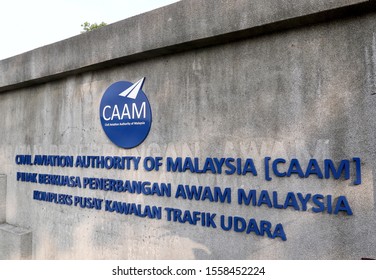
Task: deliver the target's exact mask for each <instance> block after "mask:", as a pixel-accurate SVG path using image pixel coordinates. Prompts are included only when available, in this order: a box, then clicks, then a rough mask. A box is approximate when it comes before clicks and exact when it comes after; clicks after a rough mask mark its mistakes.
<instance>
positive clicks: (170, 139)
mask: <svg viewBox="0 0 376 280" xmlns="http://www.w3.org/2000/svg"><path fill="white" fill-rule="evenodd" d="M374 4H375V3H374V1H355V0H353V1H345V0H344V1H339V0H338V1H334V0H333V1H293V2H291V1H275V0H268V1H245V0H244V1H243V0H238V1H214V0H213V1H211V0H210V1H207V0H206V1H203V0H202V1H201V0H200V1H193V0H192V1H190V0H183V1H181V2H178V3H176V4H173V5H170V6H168V7H164V8H161V9H158V10H155V11H152V12H149V13H147V14H144V15H140V16H137V17H133V18H130V19H127V20H124V21H121V22H119V23H115V24H112V25H109V26H107V27H104V28H101V29H99V30H97V31H93V32H90V33H87V34H83V35H80V36H77V37H74V38H70V39H68V40H65V41H61V42H58V43H56V44H52V45H49V46H46V47H43V48H40V49H36V50H33V51H31V52H28V53H25V54H22V55H19V56H16V57H12V58H9V59H6V60H3V61H0V73H1V75H0V92H2V93H1V94H0V111H1V112H2V116H3V119H2V121H1V122H0V129H1V131H2V132H3V133H2V134H1V138H0V140H1V141H0V173H4V174H6V175H7V176H8V177H7V178H8V180H7V199H6V222H7V223H8V224H12V225H17V226H20V227H22V228H25V229H27V230H30V231H32V242H31V244H32V258H33V259H360V258H361V257H376V249H375V248H376V238H375V237H374V235H373V229H374V227H375V226H376V216H375V198H376V194H375V183H376V181H375V178H374V174H375V171H376V170H375V158H376V157H375V156H376V150H375V147H376V145H375V144H376V143H375V139H376V137H375V136H376V135H375V131H376V130H375V129H376V127H375V126H376V116H375V113H374V108H375V105H376V99H375V98H376V97H375V96H376V95H374V94H375V93H376V73H375V69H376V34H375V30H376V14H375V8H374V7H375V5H374ZM141 77H146V82H145V85H144V88H143V89H144V91H145V93H146V94H147V96H148V99H149V101H150V104H151V107H152V111H153V124H152V127H151V131H150V133H149V135H148V137H147V138H146V140H145V142H143V143H142V144H141V145H140V146H138V147H136V148H134V149H130V150H124V149H120V148H118V147H116V146H115V145H114V144H112V143H111V142H110V141H109V140H108V139H107V137H106V135H105V134H104V132H103V130H102V127H101V124H100V120H99V115H98V111H99V103H100V101H101V98H102V95H103V92H104V91H105V90H106V88H107V87H108V86H109V85H110V84H112V83H114V82H116V81H119V80H127V81H131V82H135V81H137V80H138V79H140V78H141ZM17 154H31V155H36V154H46V155H73V156H77V155H99V156H100V155H117V156H140V157H142V158H145V157H147V156H153V157H156V156H160V157H163V158H164V159H165V158H166V157H186V156H189V157H198V158H200V159H205V158H207V157H233V158H238V157H239V158H243V159H244V158H253V159H254V161H255V165H256V166H257V167H260V170H259V172H260V174H262V171H263V170H262V166H263V159H264V158H265V157H268V156H270V157H272V158H278V157H282V158H285V159H288V160H290V159H292V158H298V159H299V160H300V161H301V162H302V163H305V164H307V162H308V160H309V159H310V158H315V159H317V160H319V161H323V160H324V159H328V158H329V159H332V160H333V161H335V162H339V161H341V160H342V159H350V160H351V159H352V158H353V157H359V158H361V162H362V166H361V167H362V172H361V173H362V184H361V185H354V184H353V182H352V180H334V179H328V180H318V179H314V178H308V179H301V178H296V177H291V178H273V180H272V181H266V180H265V179H264V178H263V177H262V175H260V176H256V177H253V176H240V175H231V176H229V175H225V174H191V173H189V172H185V173H171V172H164V171H159V172H156V171H151V172H146V171H145V170H143V169H142V168H141V169H139V170H138V171H127V170H125V171H124V170H105V169H80V168H58V167H45V166H42V167H36V166H20V165H16V163H15V156H16V155H17ZM18 171H22V172H37V173H46V174H64V175H71V176H82V177H84V176H88V177H98V178H100V177H103V178H115V179H122V180H125V179H127V180H143V181H145V180H146V181H150V182H170V183H171V184H172V186H173V190H176V187H177V185H178V184H188V185H195V184H200V185H203V186H211V187H214V186H219V187H221V188H222V189H224V188H226V187H231V188H232V189H233V190H234V191H235V190H237V189H238V188H245V189H249V188H253V189H259V190H268V191H269V192H270V193H271V192H273V191H278V193H279V194H280V195H281V196H283V195H286V194H287V193H288V192H295V193H297V192H302V193H321V194H324V195H325V196H328V195H333V197H338V196H341V195H345V196H346V197H347V199H348V200H349V203H350V204H351V208H352V210H353V215H352V216H347V215H329V214H325V213H321V214H316V213H313V212H312V211H306V212H301V211H294V210H290V209H287V210H281V209H269V208H268V207H266V206H265V207H252V206H244V205H237V204H236V203H232V204H226V203H223V204H222V203H211V202H208V201H190V200H182V199H175V198H173V197H172V198H168V197H155V196H145V195H137V194H130V193H120V194H119V193H114V192H104V191H100V190H98V191H93V190H88V189H86V190H85V189H78V188H71V189H70V188H67V187H59V186H51V185H41V184H33V183H26V182H17V180H16V172H18ZM353 175H354V174H353V173H352V174H351V176H352V177H353ZM34 190H41V191H48V192H55V193H64V194H70V195H74V196H76V195H77V196H85V197H97V198H102V199H112V200H119V201H127V202H135V203H140V204H149V205H158V206H162V207H175V208H179V209H189V210H192V211H193V210H197V211H202V212H210V213H217V214H218V216H219V215H221V214H225V215H232V216H242V217H247V218H255V219H256V220H263V219H264V220H268V221H270V222H271V223H272V224H274V225H275V224H277V223H282V224H283V225H284V229H285V231H286V234H287V238H288V239H287V241H282V240H280V239H270V238H267V237H265V236H264V237H260V236H256V235H254V234H248V235H247V234H245V233H238V232H234V231H229V232H226V231H222V230H219V229H214V228H206V227H201V226H192V225H189V224H180V223H173V222H168V221H166V219H165V218H164V219H162V220H159V221H158V220H151V219H140V218H138V217H135V216H126V215H120V214H114V213H108V212H105V211H96V210H93V209H80V208H77V207H69V206H66V205H57V204H52V203H46V202H41V201H36V200H33V191H34ZM234 200H235V199H234ZM0 213H1V212H0ZM1 238H2V237H1ZM1 238H0V243H1ZM4 240H5V239H3V241H2V242H3V243H7V242H8V241H6V242H5V241H4Z"/></svg>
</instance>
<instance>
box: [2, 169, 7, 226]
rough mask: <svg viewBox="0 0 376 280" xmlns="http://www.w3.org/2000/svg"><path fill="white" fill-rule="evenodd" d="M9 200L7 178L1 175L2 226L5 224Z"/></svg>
mask: <svg viewBox="0 0 376 280" xmlns="http://www.w3.org/2000/svg"><path fill="white" fill-rule="evenodd" d="M6 198H7V177H6V176H5V175H3V174H0V224H2V223H4V222H5V217H6V214H5V213H6Z"/></svg>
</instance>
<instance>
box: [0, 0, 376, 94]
mask: <svg viewBox="0 0 376 280" xmlns="http://www.w3.org/2000/svg"><path fill="white" fill-rule="evenodd" d="M374 3H375V1H373V0H371V1H368V0H331V1H321V0H317V1H312V0H295V1H291V0H283V1H281V0H279V1H276V0H257V1H248V0H236V1H232V0H230V1H229V0H220V1H218V0H184V1H180V2H177V3H175V4H172V5H170V6H167V7H164V8H161V9H157V10H155V11H151V12H149V13H147V14H142V15H139V16H136V17H132V18H129V19H126V20H124V21H121V22H118V23H115V24H111V25H109V26H106V27H104V28H101V29H99V30H96V31H94V32H89V33H86V34H84V35H79V36H76V37H73V38H70V39H67V40H64V41H61V42H58V43H55V44H52V45H48V46H45V47H42V48H39V49H35V50H33V51H30V52H27V53H24V54H21V55H18V56H16V57H12V58H10V59H5V60H2V61H0V73H2V75H1V76H0V92H1V91H5V90H10V89H15V88H19V87H21V86H26V85H31V84H36V83H43V82H47V81H50V80H53V79H56V78H61V77H65V76H67V75H70V74H75V73H76V74H77V73H81V72H85V71H89V70H95V69H100V68H103V67H105V66H108V65H114V64H116V63H125V62H132V61H136V60H140V59H145V58H151V57H155V56H158V55H162V54H169V53H175V52H177V51H183V50H187V49H191V48H193V47H203V46H206V45H212V44H219V43H221V42H229V41H233V40H237V39H242V38H244V37H249V36H251V35H257V34H265V33H267V32H272V31H276V30H281V29H284V28H292V27H296V26H300V25H304V24H308V23H312V22H317V21H323V20H327V19H333V18H336V17H340V16H343V15H345V14H355V13H357V12H359V11H368V10H372V9H374Z"/></svg>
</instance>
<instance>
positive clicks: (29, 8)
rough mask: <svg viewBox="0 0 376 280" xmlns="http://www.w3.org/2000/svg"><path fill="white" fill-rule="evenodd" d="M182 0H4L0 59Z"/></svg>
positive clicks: (0, 12) (0, 0) (1, 1)
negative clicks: (88, 25)
mask: <svg viewBox="0 0 376 280" xmlns="http://www.w3.org/2000/svg"><path fill="white" fill-rule="evenodd" d="M177 1H178V0H0V38H1V41H0V60H1V59H4V58H7V57H10V56H14V55H17V54H20V53H23V52H26V51H29V50H32V49H35V48H38V47H41V46H44V45H47V44H51V43H54V42H57V41H60V40H63V39H66V38H69V37H72V36H75V35H78V34H80V32H81V31H82V27H81V24H83V23H84V22H85V21H88V22H90V23H101V22H102V21H104V22H106V23H107V24H110V23H113V22H116V21H119V20H122V19H125V18H128V17H131V16H134V15H137V14H141V13H144V12H146V11H150V10H153V9H156V8H158V7H161V6H165V5H168V4H171V3H174V2H177Z"/></svg>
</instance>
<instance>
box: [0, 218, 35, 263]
mask: <svg viewBox="0 0 376 280" xmlns="http://www.w3.org/2000/svg"><path fill="white" fill-rule="evenodd" d="M31 235H32V234H31V232H30V231H29V230H27V229H24V228H20V227H16V226H13V225H9V224H0V260H29V259H31V257H32V254H31V245H32V243H31V241H32V238H31Z"/></svg>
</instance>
